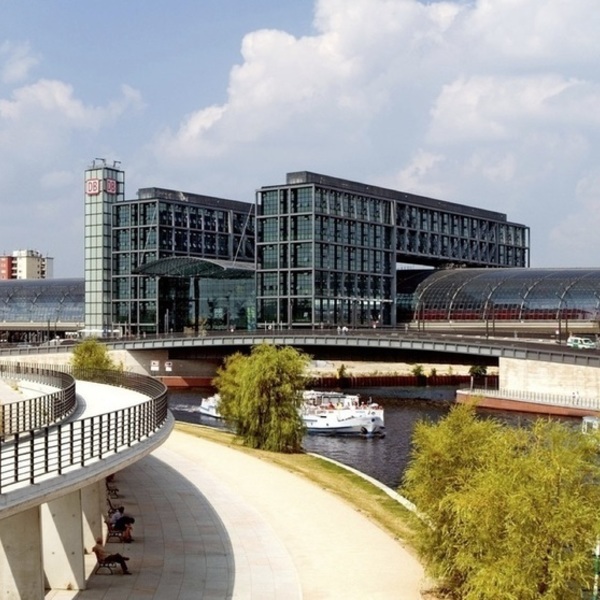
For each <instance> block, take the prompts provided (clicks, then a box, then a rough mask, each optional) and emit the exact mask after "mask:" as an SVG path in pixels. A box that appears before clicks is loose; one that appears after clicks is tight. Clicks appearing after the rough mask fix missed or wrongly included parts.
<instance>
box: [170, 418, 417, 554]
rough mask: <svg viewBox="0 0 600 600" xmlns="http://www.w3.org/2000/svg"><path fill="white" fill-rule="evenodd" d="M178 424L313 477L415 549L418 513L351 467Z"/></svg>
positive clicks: (187, 431) (320, 484)
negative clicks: (250, 445) (258, 447)
mask: <svg viewBox="0 0 600 600" xmlns="http://www.w3.org/2000/svg"><path fill="white" fill-rule="evenodd" d="M175 427H176V429H177V430H179V431H182V432H184V433H187V434H189V435H193V436H196V437H201V438H203V439H205V440H209V441H211V442H215V443H218V444H223V445H225V446H227V447H229V448H233V449H235V450H238V451H240V452H245V453H246V454H249V455H251V456H255V457H256V458H259V459H261V460H265V461H269V462H270V463H272V464H274V465H277V466H279V467H281V468H283V469H286V470H287V471H289V472H291V473H295V474H296V475H298V476H300V477H304V478H306V479H308V480H310V481H312V482H313V483H315V484H316V485H318V486H319V487H321V488H323V489H325V490H327V491H329V492H331V493H332V494H335V495H337V496H339V497H340V498H342V499H343V500H344V501H345V502H347V503H348V504H350V505H351V506H353V507H354V508H355V509H356V510H357V511H359V512H361V513H363V514H364V515H365V516H366V517H367V518H368V519H370V520H371V521H373V522H374V523H376V524H377V525H378V526H379V527H381V528H382V529H384V530H385V531H387V532H388V533H389V534H390V535H391V536H392V537H393V538H394V539H396V540H397V541H399V542H400V543H401V544H402V545H403V546H404V547H405V548H406V549H407V550H409V551H410V552H412V553H414V548H413V546H412V544H411V539H412V538H413V536H414V522H415V519H416V517H415V516H414V515H413V513H411V512H410V511H408V510H407V509H406V508H404V506H402V505H401V504H399V503H398V502H397V501H396V500H394V499H393V498H390V496H388V495H387V494H386V493H385V492H383V491H382V490H381V489H379V488H378V487H377V486H374V485H373V484H371V483H369V482H368V481H366V480H364V479H363V478H362V477H360V476H358V475H355V474H354V473H352V472H351V471H348V470H346V469H344V468H342V467H339V466H337V465H335V464H332V463H330V462H329V461H325V460H322V459H320V458H318V457H315V456H311V455H309V454H302V453H300V454H280V453H276V452H266V451H264V450H255V449H252V448H248V447H246V446H243V445H242V443H241V442H240V441H239V440H237V439H236V438H235V436H234V435H233V434H231V433H228V432H226V431H222V430H217V429H212V428H210V427H205V426H202V425H193V424H189V423H181V422H177V424H176V426H175ZM414 554H416V553H414Z"/></svg>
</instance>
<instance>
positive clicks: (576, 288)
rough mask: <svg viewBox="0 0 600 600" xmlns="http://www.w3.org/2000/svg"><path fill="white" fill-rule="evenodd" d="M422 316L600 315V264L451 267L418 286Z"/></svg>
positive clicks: (418, 308)
mask: <svg viewBox="0 0 600 600" xmlns="http://www.w3.org/2000/svg"><path fill="white" fill-rule="evenodd" d="M413 301H414V305H415V313H416V314H417V313H418V316H417V318H424V319H431V320H436V319H443V320H460V319H469V320H475V319H485V318H488V317H489V314H490V312H491V311H493V313H494V317H495V318H499V319H501V318H504V319H554V318H557V316H558V314H559V313H569V318H575V319H588V320H589V319H597V318H598V317H599V316H600V269H535V268H529V269H510V268H509V269H448V270H441V271H435V272H434V273H433V274H432V275H430V276H429V277H427V278H426V279H424V280H423V281H422V282H421V283H420V284H419V285H418V286H417V288H416V290H415V292H414V297H413Z"/></svg>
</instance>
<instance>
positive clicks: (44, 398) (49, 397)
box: [0, 363, 76, 440]
mask: <svg viewBox="0 0 600 600" xmlns="http://www.w3.org/2000/svg"><path fill="white" fill-rule="evenodd" d="M0 379H4V380H9V381H10V380H14V381H15V384H16V382H22V381H29V382H33V383H37V384H42V385H47V386H50V387H53V388H57V390H56V391H53V392H51V393H49V394H40V395H39V396H36V397H35V398H27V399H24V400H18V401H16V402H8V403H3V404H0V440H4V439H6V438H7V437H10V436H11V435H15V434H18V433H22V432H24V431H32V430H36V429H40V428H41V427H46V426H48V425H51V424H53V423H57V422H58V421H61V420H63V419H64V418H65V417H67V416H68V415H69V414H70V413H71V412H72V411H73V410H74V409H75V404H76V396H75V379H74V378H73V376H72V375H70V374H69V373H65V372H62V371H56V370H53V369H51V368H48V367H32V366H28V365H21V364H18V363H6V364H0Z"/></svg>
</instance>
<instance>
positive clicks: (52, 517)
mask: <svg viewBox="0 0 600 600" xmlns="http://www.w3.org/2000/svg"><path fill="white" fill-rule="evenodd" d="M41 518H42V552H43V557H44V571H45V573H46V581H47V583H48V585H49V587H50V589H53V590H83V589H85V560H84V549H83V519H82V507H81V494H80V492H79V490H77V491H76V492H71V493H70V494H67V495H65V496H62V497H61V498H59V499H58V500H53V501H51V502H48V503H47V504H42V506H41Z"/></svg>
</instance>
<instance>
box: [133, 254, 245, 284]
mask: <svg viewBox="0 0 600 600" xmlns="http://www.w3.org/2000/svg"><path fill="white" fill-rule="evenodd" d="M134 273H136V274H138V275H156V276H161V277H205V278H207V279H251V278H252V277H254V275H255V268H254V263H247V262H234V261H231V260H217V259H209V258H197V257H192V256H170V257H168V258H161V259H158V260H154V261H152V262H149V263H147V264H145V265H142V266H141V267H138V268H137V269H135V270H134Z"/></svg>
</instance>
